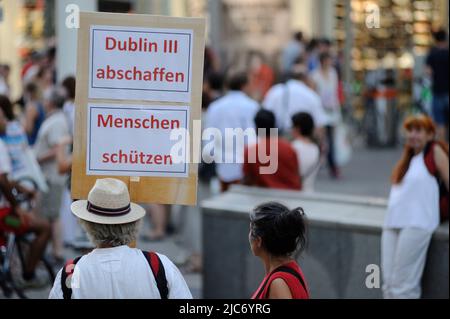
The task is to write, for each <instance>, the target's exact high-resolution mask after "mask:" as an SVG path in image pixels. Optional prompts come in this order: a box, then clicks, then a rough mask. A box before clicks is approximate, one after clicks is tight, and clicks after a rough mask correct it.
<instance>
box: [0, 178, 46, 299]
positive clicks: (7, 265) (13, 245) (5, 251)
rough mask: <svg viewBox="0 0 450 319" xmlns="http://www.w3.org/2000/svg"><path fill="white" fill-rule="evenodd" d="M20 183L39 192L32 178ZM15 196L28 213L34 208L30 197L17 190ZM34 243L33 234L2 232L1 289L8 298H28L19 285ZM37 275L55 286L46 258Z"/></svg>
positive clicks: (41, 263)
mask: <svg viewBox="0 0 450 319" xmlns="http://www.w3.org/2000/svg"><path fill="white" fill-rule="evenodd" d="M18 182H19V183H20V184H21V185H23V186H25V187H28V189H32V190H37V185H36V183H35V182H34V181H33V180H32V179H30V178H22V179H20V180H19V181H18ZM31 187H32V188H31ZM14 196H15V198H16V200H17V202H18V203H20V204H21V205H22V206H25V207H26V208H27V210H28V211H29V210H31V209H32V208H33V203H32V200H31V199H30V198H29V197H28V196H26V195H24V194H21V193H19V192H18V191H17V190H14ZM32 241H33V234H25V235H21V236H17V235H15V234H14V233H12V232H5V231H3V233H2V231H0V288H1V290H2V291H3V295H4V296H5V297H6V298H12V297H13V296H14V294H16V295H17V296H18V297H19V298H21V299H26V298H27V296H26V294H25V291H24V289H23V288H22V287H20V285H18V284H17V283H18V281H19V278H20V277H21V276H22V273H23V269H24V266H25V256H27V255H28V250H29V249H30V244H31V242H32ZM35 274H36V276H42V277H43V278H45V282H48V283H49V285H50V286H51V285H53V282H54V280H55V272H54V270H53V267H52V265H51V263H50V262H49V261H48V260H47V258H46V257H45V256H42V257H41V260H40V262H39V264H38V265H37V267H36V270H35ZM44 276H45V277H44Z"/></svg>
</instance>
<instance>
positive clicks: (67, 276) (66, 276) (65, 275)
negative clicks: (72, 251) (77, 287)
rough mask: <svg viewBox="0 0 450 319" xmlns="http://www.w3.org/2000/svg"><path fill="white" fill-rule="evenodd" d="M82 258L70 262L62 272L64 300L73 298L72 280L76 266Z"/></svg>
mask: <svg viewBox="0 0 450 319" xmlns="http://www.w3.org/2000/svg"><path fill="white" fill-rule="evenodd" d="M81 257H83V256H78V257H77V258H75V259H71V260H69V261H68V262H67V263H66V264H65V265H64V268H63V269H62V270H61V290H62V292H63V298H64V299H71V298H72V287H71V278H72V275H73V272H74V271H75V265H76V264H77V262H79V261H80V259H81Z"/></svg>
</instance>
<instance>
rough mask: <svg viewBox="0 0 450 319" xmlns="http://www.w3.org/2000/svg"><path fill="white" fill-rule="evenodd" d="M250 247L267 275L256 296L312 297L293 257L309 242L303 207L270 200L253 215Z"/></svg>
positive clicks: (266, 297)
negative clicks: (260, 261)
mask: <svg viewBox="0 0 450 319" xmlns="http://www.w3.org/2000/svg"><path fill="white" fill-rule="evenodd" d="M249 241H250V247H251V250H252V252H253V254H254V255H255V256H257V257H259V258H260V259H261V260H262V262H263V264H264V268H265V272H266V276H265V277H264V280H263V281H262V283H261V285H260V286H259V288H258V290H257V291H256V292H255V293H254V294H253V296H252V299H309V292H308V287H307V285H306V282H305V279H304V276H303V273H302V271H301V269H300V266H299V265H298V264H297V262H296V261H295V259H294V258H293V255H294V253H296V252H298V253H300V252H301V251H302V250H303V249H304V248H305V245H306V219H305V214H304V212H303V209H302V208H300V207H299V208H296V209H293V210H289V209H288V208H287V207H286V206H284V205H282V204H279V203H276V202H270V203H266V204H262V205H260V206H258V207H256V208H255V209H254V210H253V212H252V213H251V214H250V233H249Z"/></svg>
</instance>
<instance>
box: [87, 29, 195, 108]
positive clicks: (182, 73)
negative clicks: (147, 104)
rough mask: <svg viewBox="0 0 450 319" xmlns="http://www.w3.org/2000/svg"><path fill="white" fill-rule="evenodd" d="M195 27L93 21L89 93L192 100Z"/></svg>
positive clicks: (91, 95) (108, 96)
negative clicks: (101, 23)
mask: <svg viewBox="0 0 450 319" xmlns="http://www.w3.org/2000/svg"><path fill="white" fill-rule="evenodd" d="M193 37H194V35H193V30H190V29H159V28H139V27H122V26H120V27H119V26H105V25H92V26H91V27H90V44H89V46H90V50H89V59H90V61H89V98H91V99H113V100H114V99H119V100H145V101H163V102H181V103H190V102H191V90H192V52H193V48H192V46H193V42H194V39H193Z"/></svg>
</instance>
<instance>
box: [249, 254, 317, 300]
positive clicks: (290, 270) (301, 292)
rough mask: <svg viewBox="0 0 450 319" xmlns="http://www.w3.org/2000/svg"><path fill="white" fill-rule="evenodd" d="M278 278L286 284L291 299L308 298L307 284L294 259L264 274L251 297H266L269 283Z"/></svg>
mask: <svg viewBox="0 0 450 319" xmlns="http://www.w3.org/2000/svg"><path fill="white" fill-rule="evenodd" d="M294 273H295V274H294ZM278 278H281V279H283V280H284V282H285V283H286V284H287V285H288V287H289V289H290V291H291V294H292V298H293V299H309V292H308V286H307V284H306V281H305V279H304V278H305V277H304V276H303V273H302V270H301V269H300V267H299V265H298V264H297V263H296V262H295V261H291V262H289V263H287V264H284V265H283V266H281V267H278V268H277V269H275V270H274V271H272V272H271V273H270V274H268V275H266V276H265V277H264V279H263V281H262V283H261V284H260V286H259V287H258V289H257V290H256V291H255V293H254V294H253V296H252V299H268V298H269V288H270V285H271V284H272V282H273V281H274V280H275V279H278ZM300 279H301V280H300Z"/></svg>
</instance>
